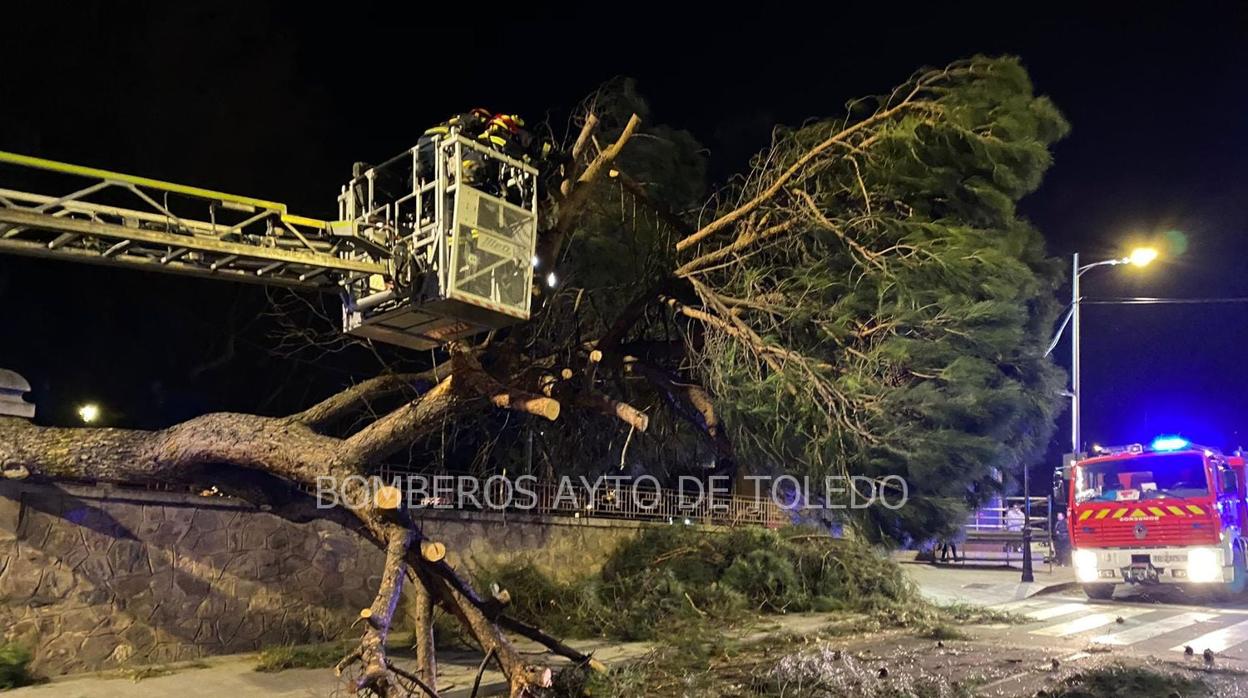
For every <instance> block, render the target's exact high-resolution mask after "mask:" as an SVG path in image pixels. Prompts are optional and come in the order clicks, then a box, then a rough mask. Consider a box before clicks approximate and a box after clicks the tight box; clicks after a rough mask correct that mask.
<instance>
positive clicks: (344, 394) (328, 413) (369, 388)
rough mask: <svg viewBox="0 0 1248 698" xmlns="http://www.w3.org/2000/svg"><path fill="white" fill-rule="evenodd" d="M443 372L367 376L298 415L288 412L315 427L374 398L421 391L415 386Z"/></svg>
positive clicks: (292, 417)
mask: <svg viewBox="0 0 1248 698" xmlns="http://www.w3.org/2000/svg"><path fill="white" fill-rule="evenodd" d="M446 374H447V369H446V368H444V367H441V366H435V367H434V368H431V369H429V370H427V371H422V372H420V373H391V374H387V375H384V376H376V377H374V378H369V379H368V380H365V381H361V382H359V383H356V384H355V385H353V386H351V387H349V388H346V389H345V390H341V391H339V392H337V393H335V394H333V395H330V396H329V397H327V398H325V399H324V400H322V401H320V402H318V403H316V404H315V405H313V406H311V407H309V408H308V409H306V410H304V411H302V412H300V413H298V414H294V415H291V419H292V420H294V421H296V422H302V423H303V424H307V425H308V426H310V427H312V428H314V429H316V428H320V427H324V426H327V425H329V424H331V423H333V422H334V421H336V420H338V419H341V418H343V417H345V416H347V415H350V414H353V413H355V412H357V411H359V410H360V409H363V408H364V407H366V406H367V404H368V403H369V402H371V401H373V400H378V399H381V398H385V397H389V396H392V395H397V394H401V393H410V394H412V395H415V394H417V393H418V392H420V388H419V387H418V386H419V385H420V384H421V383H428V382H432V383H436V382H438V381H439V380H440V379H441V378H443V377H445V376H446Z"/></svg>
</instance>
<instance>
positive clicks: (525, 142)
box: [477, 114, 566, 198]
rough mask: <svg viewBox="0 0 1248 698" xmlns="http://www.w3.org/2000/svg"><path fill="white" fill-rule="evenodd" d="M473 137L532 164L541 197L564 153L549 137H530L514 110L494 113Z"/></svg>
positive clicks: (564, 158) (563, 162) (556, 170)
mask: <svg viewBox="0 0 1248 698" xmlns="http://www.w3.org/2000/svg"><path fill="white" fill-rule="evenodd" d="M477 139H478V140H480V141H481V142H483V143H486V144H487V145H489V146H490V147H492V148H494V149H495V150H498V151H499V152H500V153H503V154H504V155H506V156H508V157H510V158H513V159H515V160H520V161H521V162H524V163H526V164H529V165H532V166H534V167H536V168H537V171H538V176H537V185H538V196H539V198H544V197H545V195H546V191H547V189H548V188H549V185H550V181H551V180H552V179H553V178H554V177H555V176H556V175H557V173H558V171H559V168H560V166H562V165H563V164H565V160H566V154H564V153H563V152H561V151H560V150H559V149H558V148H556V147H555V146H554V144H553V143H551V142H550V141H548V140H545V139H538V138H536V137H534V136H533V134H532V133H531V132H529V131H528V130H526V129H525V124H524V119H523V118H521V117H520V116H519V115H517V114H495V115H494V116H493V117H492V118H491V119H490V121H489V123H488V124H487V125H486V127H485V129H484V130H483V131H482V132H481V135H479V136H478V137H477ZM521 198H523V195H522V196H521Z"/></svg>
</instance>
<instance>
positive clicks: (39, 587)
mask: <svg viewBox="0 0 1248 698" xmlns="http://www.w3.org/2000/svg"><path fill="white" fill-rule="evenodd" d="M422 525H423V528H424V531H425V533H426V535H428V536H430V537H431V538H434V539H436V540H441V541H444V542H445V543H446V545H447V549H448V558H449V559H450V561H451V563H452V564H454V565H456V567H458V568H460V569H461V570H462V569H469V570H471V569H474V568H479V567H480V566H482V565H497V564H500V563H503V562H507V561H512V560H517V559H526V560H531V561H533V562H534V563H535V564H537V565H538V566H539V567H541V568H543V569H545V570H546V571H547V572H549V573H550V574H552V575H554V576H556V577H559V578H565V579H566V578H570V577H574V576H577V575H581V574H585V573H588V572H592V571H594V570H596V569H597V567H598V566H599V565H601V564H602V560H603V557H604V556H605V554H606V553H608V552H609V551H610V550H612V549H613V548H614V547H615V546H616V545H618V544H619V543H620V542H621V541H623V540H625V539H627V538H628V537H631V536H633V535H635V534H636V532H637V530H638V529H639V528H640V527H641V526H644V524H637V523H632V522H613V521H600V520H594V519H579V520H578V519H563V518H543V517H526V516H521V515H511V514H508V515H502V514H469V513H465V512H428V513H426V514H425V515H424V518H423V520H422ZM381 567H382V555H381V553H380V551H378V550H377V549H376V548H374V547H373V546H371V545H370V544H368V543H367V542H364V541H362V540H360V539H359V538H358V537H357V536H355V535H354V534H352V533H351V532H349V531H347V530H346V529H344V528H343V527H342V526H340V525H339V524H337V523H333V522H328V521H320V520H318V521H312V522H309V523H294V522H291V521H287V520H284V519H281V518H278V517H277V516H274V515H271V514H268V513H264V512H261V511H257V510H256V509H254V508H252V507H250V506H248V505H245V504H242V503H238V502H234V501H232V500H226V499H221V498H216V497H213V498H206V497H197V496H193V495H188V494H170V493H156V492H146V491H141V490H121V489H104V488H94V487H92V488H88V487H77V486H47V485H32V484H26V483H15V482H0V628H3V638H2V639H3V640H5V641H17V642H21V643H23V644H25V645H27V646H28V647H30V648H31V649H32V650H33V651H34V655H35V660H34V668H35V669H36V671H39V672H41V673H44V674H50V675H51V674H62V673H70V672H75V671H83V670H94V669H102V668H109V667H115V666H123V665H134V664H152V663H161V662H169V661H181V660H188V659H195V658H198V657H202V656H206V655H213V654H225V653H232V652H246V651H250V650H255V649H257V648H260V647H263V646H268V645H274V644H291V643H304V642H317V641H324V640H331V639H337V638H339V637H343V636H345V635H348V634H352V635H353V634H354V632H355V631H352V630H350V629H349V627H348V626H349V625H350V623H351V622H352V621H353V620H355V618H356V617H357V614H358V611H359V609H361V608H363V607H365V606H367V605H369V604H370V603H371V601H372V595H373V593H374V591H375V589H376V586H377V584H378V582H379V576H380V573H381Z"/></svg>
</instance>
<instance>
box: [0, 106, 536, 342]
mask: <svg viewBox="0 0 1248 698" xmlns="http://www.w3.org/2000/svg"><path fill="white" fill-rule="evenodd" d="M537 177H538V173H537V171H536V170H535V169H534V168H533V167H532V166H530V165H529V164H528V163H525V162H522V161H520V160H516V159H514V158H511V157H509V156H508V155H506V154H504V153H502V152H499V151H498V150H496V149H494V148H492V147H490V146H488V145H486V144H483V143H481V142H478V141H476V140H472V139H468V138H466V137H464V136H462V135H461V134H459V133H458V132H456V131H455V130H454V129H452V130H451V131H450V133H448V134H446V135H443V136H439V137H436V138H433V139H431V140H427V141H426V140H422V142H421V143H420V144H419V145H417V146H415V147H412V148H409V149H408V150H406V151H404V152H402V153H400V154H399V155H397V156H395V157H393V158H391V159H390V160H387V161H386V162H384V163H382V164H380V165H376V166H372V167H369V166H365V165H357V166H356V167H355V169H354V171H353V172H352V178H351V180H350V181H348V182H347V183H346V184H345V185H344V186H343V187H342V189H341V192H340V194H339V195H338V202H337V203H338V215H337V218H335V219H334V220H321V219H317V218H310V217H307V216H300V215H295V214H292V213H290V212H289V211H288V210H287V207H286V205H284V204H281V203H278V202H274V201H266V200H263V199H257V198H252V197H246V196H237V195H233V194H227V193H224V192H219V191H212V190H209V189H202V188H199V187H191V186H185V185H180V184H173V183H170V182H162V181H158V180H155V179H149V178H146V177H136V176H132V175H125V174H120V173H117V172H110V171H107V170H101V169H96V168H92V167H82V166H78V165H71V164H67V163H63V162H56V161H53V160H46V159H42V158H37V157H30V156H26V155H18V154H14V153H6V152H0V253H11V254H18V255H27V256H32V257H44V258H48V259H59V260H65V261H76V262H87V263H93V264H103V265H108V266H114V267H122V268H132V269H140V270H149V271H160V272H169V273H175V274H185V275H191V276H199V277H204V278H214V279H222V280H232V281H244V282H251V283H260V284H268V285H274V286H283V287H288V288H293V289H300V290H306V291H317V292H326V293H333V294H336V295H338V296H339V297H340V298H341V299H342V316H343V331H344V332H346V333H348V334H351V335H354V336H358V337H364V338H369V339H374V340H377V341H381V342H386V343H390V344H396V345H399V346H404V347H409V348H413V349H428V348H433V347H437V346H439V345H442V344H445V343H446V342H448V341H451V340H455V339H459V338H464V337H468V336H471V335H474V334H477V333H479V332H482V331H485V330H489V329H496V328H501V327H505V326H507V325H510V324H514V323H517V322H521V321H523V320H527V319H528V318H529V313H530V299H531V298H532V283H533V262H532V260H533V258H534V257H533V255H534V252H535V248H536V242H537V223H538V221H537V204H538V201H537Z"/></svg>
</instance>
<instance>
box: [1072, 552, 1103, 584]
mask: <svg viewBox="0 0 1248 698" xmlns="http://www.w3.org/2000/svg"><path fill="white" fill-rule="evenodd" d="M1073 562H1074V563H1075V577H1076V578H1078V579H1079V581H1080V582H1082V583H1084V584H1088V583H1091V582H1095V581H1096V580H1097V572H1096V552H1095V551H1093V550H1076V551H1075V553H1074V556H1073Z"/></svg>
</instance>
